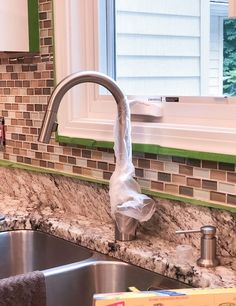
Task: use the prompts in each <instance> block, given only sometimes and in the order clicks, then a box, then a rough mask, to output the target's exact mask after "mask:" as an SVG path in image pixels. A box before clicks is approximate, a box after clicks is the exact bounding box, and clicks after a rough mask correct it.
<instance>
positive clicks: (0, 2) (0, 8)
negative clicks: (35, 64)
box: [0, 0, 39, 52]
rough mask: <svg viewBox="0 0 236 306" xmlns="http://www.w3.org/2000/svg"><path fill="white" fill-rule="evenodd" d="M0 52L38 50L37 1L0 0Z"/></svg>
mask: <svg viewBox="0 0 236 306" xmlns="http://www.w3.org/2000/svg"><path fill="white" fill-rule="evenodd" d="M0 25H1V39H0V51H1V52H37V51H39V28H38V1H37V0H7V1H6V0H0Z"/></svg>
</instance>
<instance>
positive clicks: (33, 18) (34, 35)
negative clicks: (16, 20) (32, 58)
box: [28, 0, 39, 52]
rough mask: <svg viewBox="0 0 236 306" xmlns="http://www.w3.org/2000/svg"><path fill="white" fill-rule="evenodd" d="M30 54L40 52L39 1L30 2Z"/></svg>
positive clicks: (30, 0) (29, 0)
mask: <svg viewBox="0 0 236 306" xmlns="http://www.w3.org/2000/svg"><path fill="white" fill-rule="evenodd" d="M28 24H29V52H39V15H38V0H28Z"/></svg>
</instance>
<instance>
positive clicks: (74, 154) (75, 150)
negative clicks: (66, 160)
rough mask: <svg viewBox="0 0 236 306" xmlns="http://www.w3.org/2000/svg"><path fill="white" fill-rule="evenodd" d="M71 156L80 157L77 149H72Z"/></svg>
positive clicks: (79, 151)
mask: <svg viewBox="0 0 236 306" xmlns="http://www.w3.org/2000/svg"><path fill="white" fill-rule="evenodd" d="M72 155H73V156H81V150H80V149H77V148H72Z"/></svg>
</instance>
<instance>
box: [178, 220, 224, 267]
mask: <svg viewBox="0 0 236 306" xmlns="http://www.w3.org/2000/svg"><path fill="white" fill-rule="evenodd" d="M191 233H201V255H200V258H199V259H198V260H197V265H198V266H200V267H205V268H212V267H216V266H218V265H219V264H220V261H219V259H218V258H217V256H216V227H215V226H212V225H204V226H202V227H201V228H200V229H196V230H180V231H176V234H191Z"/></svg>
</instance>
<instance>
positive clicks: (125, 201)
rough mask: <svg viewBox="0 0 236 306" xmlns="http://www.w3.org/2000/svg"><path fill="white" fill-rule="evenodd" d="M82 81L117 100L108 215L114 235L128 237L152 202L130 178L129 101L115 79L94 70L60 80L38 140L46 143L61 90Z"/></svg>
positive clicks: (145, 217)
mask: <svg viewBox="0 0 236 306" xmlns="http://www.w3.org/2000/svg"><path fill="white" fill-rule="evenodd" d="M86 82H90V83H96V84H99V85H102V86H104V87H105V88H107V89H108V90H109V91H110V92H111V94H112V95H113V97H114V98H115V101H116V103H117V112H118V118H117V121H116V124H117V128H116V129H115V131H116V135H115V141H114V143H115V146H114V152H115V156H116V166H115V171H114V172H113V174H112V177H111V179H110V190H109V194H110V202H111V213H112V217H113V218H114V219H115V220H116V224H117V236H116V237H117V239H118V240H131V239H133V238H134V235H135V230H136V226H137V220H141V221H147V220H148V219H150V217H151V216H152V214H153V213H154V202H153V201H151V200H150V199H149V198H148V197H147V196H145V195H141V194H140V187H139V185H138V183H137V182H136V181H135V179H134V177H133V175H134V165H133V163H132V146H131V125H130V111H129V104H128V100H127V99H126V97H125V95H124V94H123V92H122V91H121V89H120V88H119V87H118V85H117V84H116V82H115V81H114V80H112V79H111V78H110V77H108V76H106V75H105V74H102V73H99V72H94V71H84V72H78V73H74V74H71V75H69V76H68V77H66V78H65V79H64V80H62V81H61V82H60V83H59V84H58V85H57V86H56V88H55V89H54V91H53V93H52V95H51V97H50V99H49V103H48V107H47V111H46V113H45V116H44V119H43V124H42V128H41V132H40V135H39V141H40V142H45V143H48V142H49V140H50V136H51V133H52V131H53V130H54V126H55V123H56V115H57V111H58V108H59V105H60V102H61V100H62V98H63V96H64V95H65V93H66V92H67V91H68V90H70V89H71V88H72V87H73V86H75V85H78V84H81V83H86ZM130 221H131V222H130Z"/></svg>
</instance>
